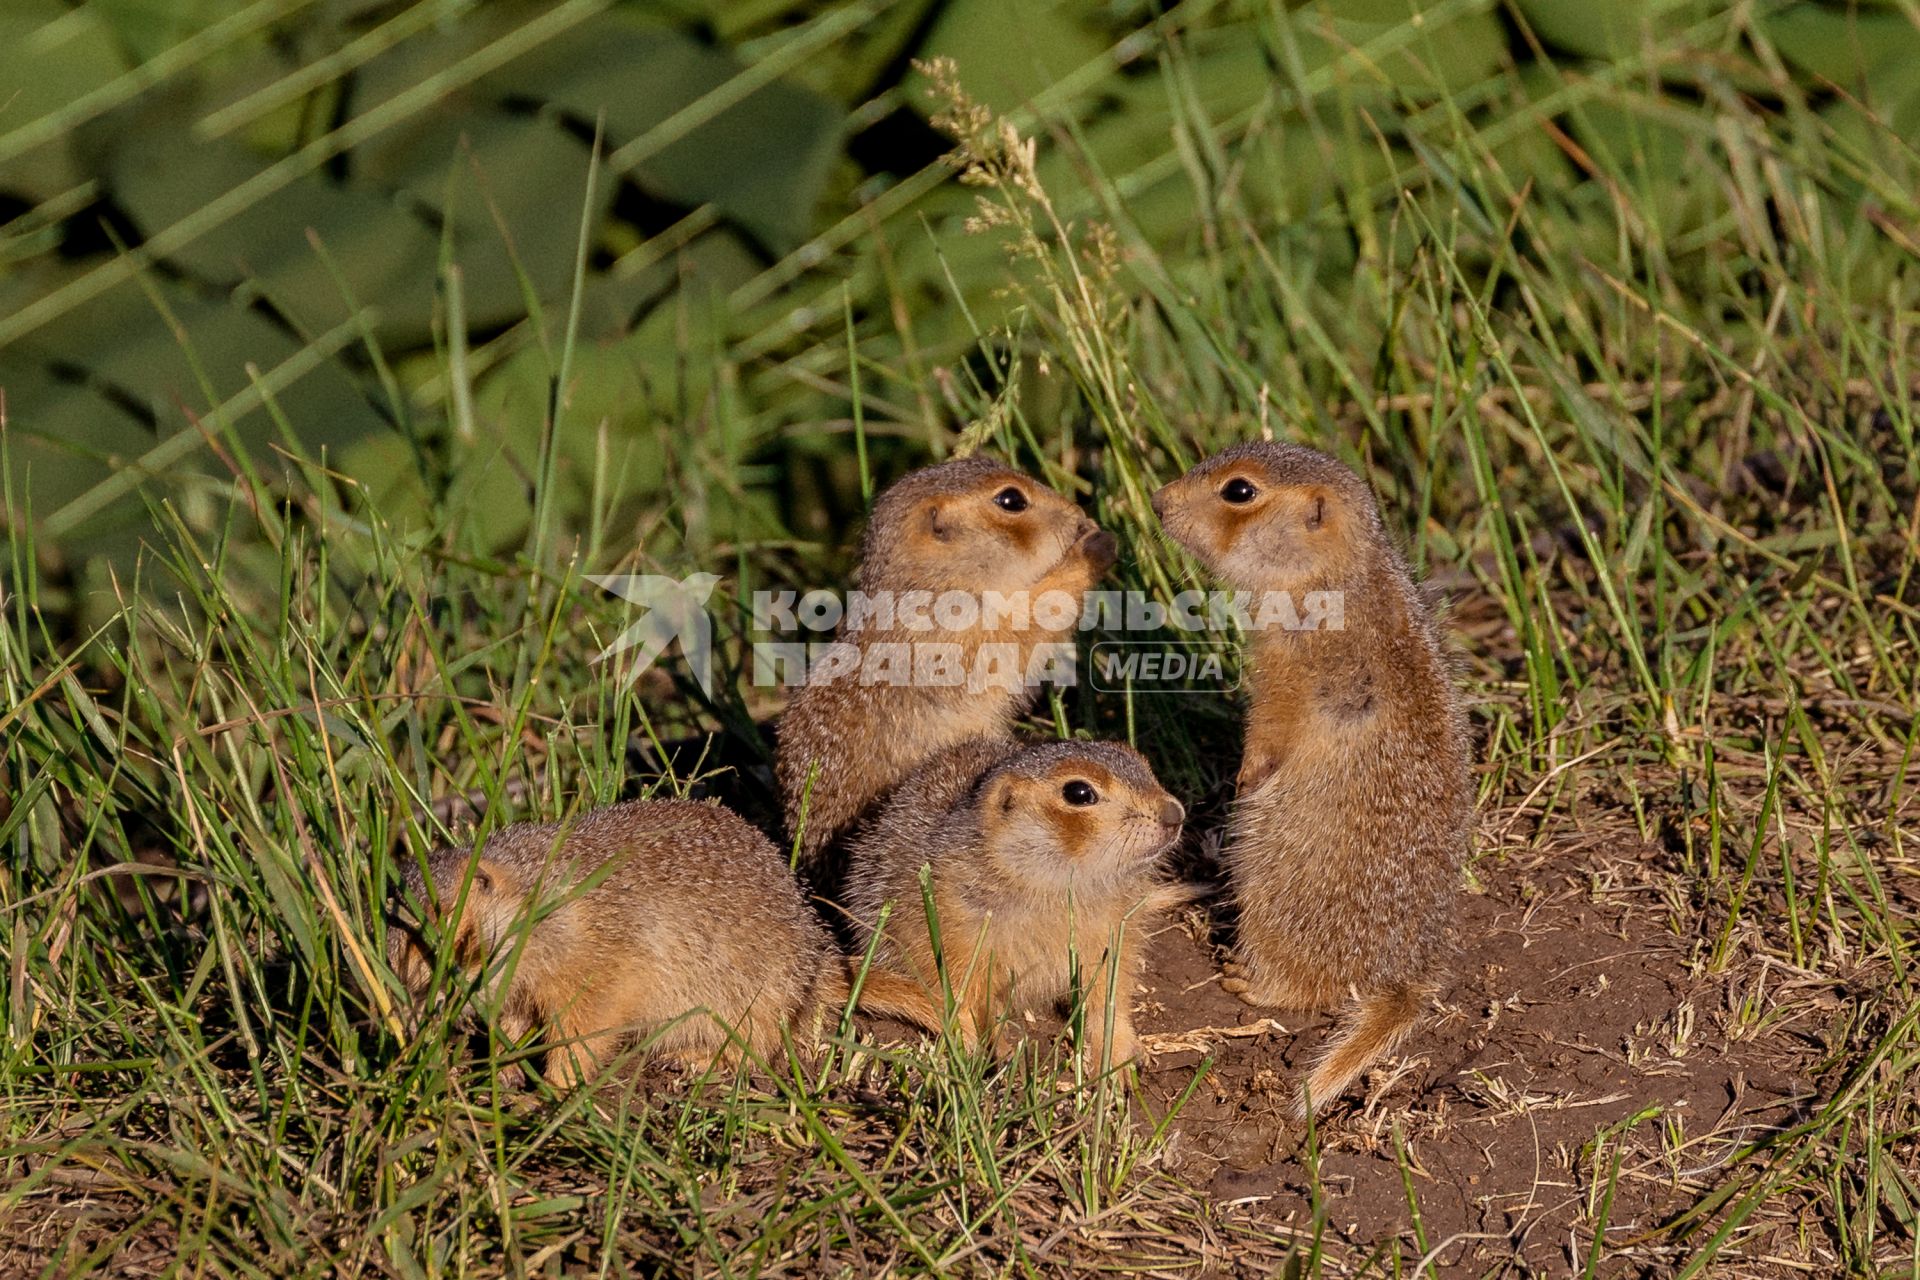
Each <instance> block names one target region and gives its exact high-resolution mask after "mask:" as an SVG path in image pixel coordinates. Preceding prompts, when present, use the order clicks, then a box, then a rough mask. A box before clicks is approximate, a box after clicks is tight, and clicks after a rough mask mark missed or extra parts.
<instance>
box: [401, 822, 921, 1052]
mask: <svg viewBox="0 0 1920 1280" xmlns="http://www.w3.org/2000/svg"><path fill="white" fill-rule="evenodd" d="M426 863H427V872H428V873H429V874H430V875H431V876H432V879H433V887H432V891H431V893H430V892H429V890H428V887H427V883H426V876H424V875H423V874H422V871H421V867H420V864H419V863H418V862H417V861H416V862H411V863H409V864H407V865H406V867H405V869H404V871H403V880H404V891H405V896H406V898H407V899H408V900H409V902H410V905H411V906H412V908H413V909H414V910H416V911H418V912H420V913H422V914H423V915H424V916H426V917H428V918H438V919H441V920H445V919H448V918H452V919H453V920H454V925H453V938H452V944H451V945H452V948H453V951H452V960H453V963H454V964H456V965H457V966H458V967H459V968H460V969H461V970H462V971H464V972H466V973H469V974H474V973H479V972H481V971H483V970H489V971H491V972H492V973H493V974H494V977H493V979H492V982H491V983H490V984H489V992H490V994H492V995H494V996H497V997H498V999H497V1002H491V1001H490V1002H489V1003H495V1007H497V1008H498V1009H499V1016H500V1026H501V1030H502V1031H504V1032H505V1033H506V1034H507V1035H508V1036H509V1037H510V1038H512V1039H515V1040H519V1039H522V1038H523V1037H525V1035H526V1034H527V1032H528V1031H530V1030H531V1029H533V1028H534V1027H535V1026H539V1027H543V1028H545V1029H546V1030H547V1031H548V1033H549V1034H550V1035H551V1036H552V1038H553V1040H554V1042H555V1043H554V1044H553V1045H552V1047H551V1048H550V1049H549V1050H548V1053H547V1067H546V1076H547V1078H548V1080H550V1081H552V1082H553V1084H554V1085H555V1086H556V1087H560V1088H567V1087H571V1086H572V1085H575V1084H577V1083H578V1082H579V1081H580V1080H581V1079H583V1078H584V1077H586V1076H587V1075H589V1074H591V1072H592V1071H593V1069H594V1068H595V1066H596V1065H597V1064H598V1063H599V1062H600V1061H601V1060H602V1059H604V1058H605V1057H606V1055H607V1054H608V1053H610V1052H611V1051H612V1050H613V1049H614V1048H615V1047H617V1045H618V1044H619V1043H620V1041H621V1040H622V1039H623V1038H624V1037H625V1036H628V1035H635V1034H637V1035H643V1036H644V1035H651V1034H654V1033H658V1035H659V1038H658V1040H657V1041H656V1042H655V1044H654V1046H653V1050H652V1051H653V1052H654V1053H655V1054H656V1055H657V1056H659V1057H663V1058H668V1059H672V1060H676V1061H679V1062H682V1063H684V1064H688V1065H704V1064H705V1063H706V1062H708V1061H709V1060H711V1059H712V1058H713V1057H714V1055H715V1054H716V1053H718V1054H719V1055H721V1057H722V1058H723V1059H724V1060H727V1061H734V1060H737V1058H738V1052H737V1046H736V1045H735V1044H734V1043H733V1041H732V1040H731V1039H730V1038H729V1037H728V1035H727V1032H726V1030H725V1028H723V1027H722V1026H720V1025H719V1024H718V1023H716V1022H715V1021H714V1018H719V1019H721V1020H722V1021H724V1022H725V1023H726V1024H727V1025H728V1026H731V1027H732V1028H733V1029H734V1030H735V1031H736V1032H737V1033H738V1035H739V1037H740V1039H741V1040H744V1041H745V1042H746V1044H747V1045H748V1046H749V1047H750V1048H751V1049H753V1050H754V1052H756V1053H758V1054H760V1055H761V1056H762V1057H764V1056H766V1055H767V1054H770V1053H777V1052H778V1051H779V1050H780V1047H781V1029H782V1027H786V1026H792V1027H794V1029H795V1032H796V1034H805V1033H806V1031H807V1028H806V1027H805V1026H803V1025H802V1024H803V1023H804V1022H805V1020H807V1019H809V1018H814V1017H817V1016H818V1015H820V1014H821V1013H830V1012H831V1011H833V1010H837V1009H840V1008H844V1007H845V1005H846V1001H847V994H848V990H849V981H850V979H853V978H855V977H856V976H857V974H858V966H857V964H855V962H853V961H852V960H851V959H849V958H848V957H846V956H843V955H841V954H840V953H839V952H838V951H837V950H836V949H835V948H834V947H833V946H832V944H831V942H830V941H829V939H828V936H827V931H826V928H825V927H824V926H823V925H822V924H821V923H820V920H819V917H818V916H816V915H815V914H814V912H813V911H812V910H811V909H810V908H809V907H808V906H807V904H806V901H805V899H803V898H802V897H801V894H800V888H799V886H798V885H797V884H796V883H795V882H794V879H793V876H792V874H791V873H790V872H788V870H787V867H786V863H785V861H784V859H782V858H781V856H780V854H779V852H778V851H777V850H776V849H775V848H774V847H773V844H772V843H771V842H770V841H768V839H767V838H766V837H765V836H763V835H761V834H760V833H759V832H758V831H756V830H755V829H754V828H753V827H751V826H749V825H748V824H747V823H746V822H745V821H744V820H743V819H741V818H739V817H737V816H736V815H734V814H733V813H730V812H728V811H727V810H726V809H723V808H721V807H720V806H718V805H715V804H706V803H701V802H697V801H691V800H641V801H635V802H632V803H628V804H619V805H614V806H613V807H611V808H607V809H600V810H597V811H595V812H593V813H589V814H586V815H585V816H583V817H581V818H580V819H579V820H577V821H576V822H574V823H572V824H571V825H570V826H569V825H561V824H538V825H536V824H533V823H522V824H520V825H517V826H511V827H507V828H505V829H504V830H501V831H497V832H495V833H494V834H493V835H492V836H491V837H489V838H488V839H487V840H486V842H485V843H484V844H483V845H482V846H481V848H480V851H479V853H478V855H477V856H476V855H475V854H474V853H473V852H472V851H470V850H467V849H443V850H440V851H438V852H436V853H434V854H432V855H430V856H429V857H428V858H427V860H426ZM463 882H464V883H465V885H466V888H465V895H466V896H465V900H464V907H463V908H461V909H460V910H459V914H458V915H457V917H456V916H454V914H453V913H454V912H455V910H456V908H457V907H460V906H461V892H462V884H463ZM387 937H388V961H389V963H390V964H391V965H392V967H393V970H394V972H395V973H396V974H397V975H398V976H399V977H400V979H401V981H402V982H403V983H404V984H405V985H406V987H407V989H408V991H409V992H410V993H411V994H412V995H413V996H414V997H415V998H416V999H418V998H419V997H420V996H422V995H424V994H425V993H426V991H427V988H428V986H429V985H430V984H431V982H432V977H433V967H434V955H433V951H432V950H430V949H429V948H430V946H431V945H432V944H431V942H430V939H429V935H428V934H426V933H424V932H422V931H420V930H416V929H412V928H406V927H401V926H395V927H393V928H391V929H389V931H388V934H387ZM502 982H504V983H505V984H506V989H505V991H504V993H502V992H500V991H499V988H498V984H499V983H502ZM860 1003H861V1006H862V1007H863V1008H866V1009H868V1010H870V1011H872V1012H876V1013H881V1014H886V1015H889V1016H893V1017H898V1018H902V1019H904V1020H906V1021H908V1022H912V1023H915V1024H916V1025H919V1026H922V1027H925V1028H927V1029H929V1030H933V1031H935V1032H938V1030H939V1029H940V1025H941V1015H940V1010H939V1007H938V1006H937V1005H935V1004H934V1003H933V1001H932V1000H931V999H930V998H929V995H928V993H927V992H926V991H925V990H924V989H923V988H921V987H919V986H918V985H917V984H915V983H912V982H909V981H905V980H901V979H898V978H895V977H894V976H893V975H890V974H879V973H869V974H867V975H866V978H865V980H864V982H862V984H861V1000H860ZM702 1011H704V1012H702ZM709 1014H711V1015H712V1016H708V1015H709ZM675 1019H679V1021H678V1022H677V1023H676V1022H675ZM670 1024H671V1025H670ZM663 1028H664V1030H663Z"/></svg>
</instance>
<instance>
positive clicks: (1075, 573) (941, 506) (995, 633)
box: [775, 456, 1116, 885]
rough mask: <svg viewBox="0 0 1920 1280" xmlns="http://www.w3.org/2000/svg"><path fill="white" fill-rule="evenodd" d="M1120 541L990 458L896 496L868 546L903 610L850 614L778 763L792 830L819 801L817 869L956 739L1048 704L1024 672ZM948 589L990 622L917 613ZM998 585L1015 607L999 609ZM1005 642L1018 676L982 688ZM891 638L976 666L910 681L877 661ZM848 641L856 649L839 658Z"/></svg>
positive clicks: (871, 571)
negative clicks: (985, 664) (984, 669)
mask: <svg viewBox="0 0 1920 1280" xmlns="http://www.w3.org/2000/svg"><path fill="white" fill-rule="evenodd" d="M1115 550H1116V548H1115V543H1114V539H1113V535H1112V534H1110V533H1105V532H1102V531H1101V529H1100V527H1099V526H1098V525H1096V524H1094V522H1093V521H1092V520H1090V519H1088V518H1087V517H1086V516H1085V515H1084V514H1082V512H1081V511H1080V508H1079V507H1077V506H1075V505H1074V504H1073V503H1072V502H1070V501H1068V500H1067V499H1066V498H1065V497H1062V496H1061V495H1060V494H1058V493H1056V492H1054V491H1053V490H1052V489H1049V488H1048V487H1047V486H1046V485H1043V484H1041V483H1040V482H1039V481H1037V480H1035V479H1033V478H1032V477H1031V476H1025V475H1022V474H1021V473H1020V472H1018V471H1014V470H1011V469H1009V468H1008V467H1006V466H1005V465H1003V464H1001V463H999V462H995V461H993V460H992V459H990V458H983V457H978V456H975V457H970V458H961V459H957V460H955V461H952V462H943V463H940V464H939V465H937V466H932V467H927V468H926V469H924V470H921V471H916V472H913V473H912V474H911V475H908V476H905V477H903V478H902V479H901V480H900V481H898V482H897V483H895V484H894V485H892V486H891V487H889V488H888V489H887V490H886V491H885V492H884V493H882V494H881V495H880V498H879V500H878V501H877V502H875V503H874V507H873V516H872V519H871V520H870V521H869V523H868V526H867V532H866V537H865V539H864V540H863V542H862V543H861V549H860V570H859V589H860V592H861V595H862V596H863V597H865V598H867V599H869V600H874V599H878V600H884V601H887V602H890V603H891V605H892V606H893V613H894V616H893V617H892V618H891V619H889V618H887V617H885V616H884V614H876V615H875V616H874V617H873V618H871V619H868V620H864V621H863V622H862V623H859V624H856V622H855V620H854V618H853V617H852V615H851V613H849V616H848V618H847V621H846V623H845V625H843V626H842V628H841V632H840V637H839V642H838V643H837V644H836V645H834V646H833V647H832V649H831V650H830V651H829V655H828V658H823V659H822V660H820V661H819V662H817V663H816V664H815V666H814V669H813V672H812V675H811V676H810V678H809V681H808V683H807V685H806V686H805V687H804V688H802V689H800V690H798V691H797V692H796V693H795V694H794V698H793V701H792V702H791V703H790V704H789V705H788V707H787V710H786V714H785V715H784V716H782V717H781V720H780V728H779V746H778V750H777V752H776V757H775V772H776V773H777V774H778V776H779V781H780V791H781V796H782V799H783V800H784V802H785V805H786V812H787V823H788V826H789V827H790V828H794V829H798V827H799V826H800V820H801V813H802V810H803V808H804V810H805V814H806V823H805V832H804V834H803V836H802V840H801V846H800V851H801V854H802V856H803V858H805V860H806V861H807V863H808V865H809V867H810V868H811V869H812V870H813V871H814V872H815V873H816V879H817V880H824V881H826V882H827V883H828V884H829V885H831V883H832V882H833V881H834V880H835V879H836V876H835V874H834V871H833V869H832V868H823V863H824V862H825V861H826V858H825V856H824V854H825V851H827V850H829V849H830V848H832V847H833V846H834V845H835V843H836V842H837V841H839V840H840V839H841V837H843V836H844V835H846V834H847V832H848V831H849V830H850V829H851V827H852V826H853V825H854V823H855V822H857V821H858V820H859V819H860V817H861V816H862V815H863V814H865V813H867V812H868V811H869V810H870V809H872V808H873V807H874V805H875V802H876V801H878V800H879V799H880V798H881V797H883V796H884V795H885V794H886V793H887V792H888V791H890V790H892V789H893V788H894V787H895V786H896V785H898V784H899V782H900V780H901V779H903V778H905V777H906V776H907V774H908V773H910V772H911V771H912V770H913V769H914V768H916V767H917V766H918V765H920V764H921V763H922V762H923V761H925V760H926V759H927V758H928V757H929V756H931V755H933V754H934V753H935V752H937V751H939V750H941V749H942V748H945V747H949V746H952V745H953V744H954V743H956V742H962V741H965V740H966V739H968V738H971V737H975V736H978V735H995V734H1002V733H1005V732H1007V730H1008V729H1010V728H1011V727H1012V725H1013V723H1014V721H1015V720H1016V719H1017V718H1018V717H1019V716H1020V715H1021V714H1022V713H1023V712H1025V710H1026V709H1027V708H1028V707H1029V706H1030V705H1032V702H1033V698H1034V694H1035V690H1034V688H1033V687H1032V686H1030V685H1027V684H1026V683H1025V682H1024V680H1023V678H1022V673H1024V672H1025V671H1026V670H1027V667H1028V663H1029V662H1030V661H1032V659H1033V657H1034V652H1035V650H1036V649H1037V648H1038V647H1039V646H1040V645H1043V644H1049V643H1058V642H1061V641H1069V642H1070V641H1071V639H1072V632H1073V629H1074V627H1075V626H1077V625H1078V621H1079V611H1080V603H1081V597H1082V595H1083V593H1084V592H1085V591H1086V590H1087V589H1088V588H1089V587H1091V586H1092V585H1093V584H1094V583H1095V582H1097V581H1098V580H1099V579H1100V576H1101V575H1102V574H1103V573H1105V572H1106V571H1107V570H1108V569H1109V568H1111V567H1112V565H1113V561H1114V556H1115ZM945 593H959V594H961V595H965V596H971V597H972V598H973V599H974V600H975V601H976V602H977V603H979V604H980V605H981V610H980V616H979V617H978V618H977V619H976V622H975V625H972V626H958V627H956V626H954V625H953V624H954V622H955V620H956V617H958V618H959V620H961V621H964V614H961V615H945V616H944V617H942V616H937V611H936V615H935V616H932V618H931V620H932V622H933V625H932V626H930V627H920V626H917V625H916V622H915V620H914V619H912V618H910V617H909V616H908V615H909V614H910V613H914V614H917V615H918V617H919V619H920V620H929V618H930V615H929V603H928V602H929V601H930V600H937V599H938V598H939V597H941V596H942V595H943V594H945ZM989 593H994V595H995V596H997V597H998V598H999V599H1001V600H1004V601H1007V602H1009V603H1010V604H1011V605H1012V611H1011V612H1010V613H1005V612H1003V613H998V614H995V615H994V616H991V617H990V616H988V615H989V613H990V612H992V611H991V609H990V608H989V607H988V606H991V605H992V604H993V603H994V600H993V598H992V597H989ZM1050 593H1064V596H1058V597H1055V599H1054V603H1056V604H1057V603H1059V602H1060V601H1061V600H1065V601H1067V602H1068V603H1070V604H1071V606H1072V608H1071V610H1070V614H1069V613H1068V612H1066V611H1062V610H1059V609H1052V610H1050V609H1048V608H1046V607H1044V604H1045V602H1046V598H1047V597H1048V596H1049V594H1050ZM990 643H992V644H997V645H999V646H1001V649H1000V650H997V651H994V652H1006V653H1011V654H1013V655H1014V656H1013V660H1012V661H1011V662H1010V663H1008V664H1005V665H1003V666H1000V667H998V668H997V669H996V670H997V671H998V673H999V675H1000V676H1002V677H1011V679H1010V680H1001V681H1000V682H995V683H989V684H987V685H985V686H982V685H981V683H980V682H979V679H978V676H979V674H980V672H979V668H978V666H977V664H976V658H977V657H980V656H982V647H983V646H985V645H988V644H990ZM880 645H894V646H902V645H904V646H911V648H912V651H913V656H914V660H915V661H918V660H920V659H921V658H922V657H925V656H930V655H931V654H932V653H933V650H932V648H931V646H954V649H953V650H952V651H951V652H950V653H949V654H948V657H950V658H951V659H952V660H953V661H954V662H955V663H956V666H955V667H954V668H950V669H949V670H950V671H951V670H958V671H961V672H965V673H968V674H967V676H966V677H965V678H962V679H960V680H959V682H957V683H955V682H952V680H951V679H950V678H949V679H942V678H940V677H938V676H935V675H933V674H932V673H931V672H923V671H921V670H919V669H915V670H914V671H913V672H912V675H911V678H909V679H906V680H904V681H901V680H894V679H889V678H886V677H884V676H879V677H877V675H876V672H875V670H874V669H873V666H872V665H870V664H868V663H867V662H866V661H864V659H865V658H866V657H867V656H868V655H878V654H881V653H884V652H886V651H884V650H879V649H877V648H876V646H880ZM835 652H837V653H838V654H839V657H840V659H842V661H839V662H834V661H830V660H829V659H831V658H832V657H833V654H834V653H835ZM986 656H989V657H990V656H992V654H991V653H989V654H987V655H986ZM809 779H811V786H809Z"/></svg>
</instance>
